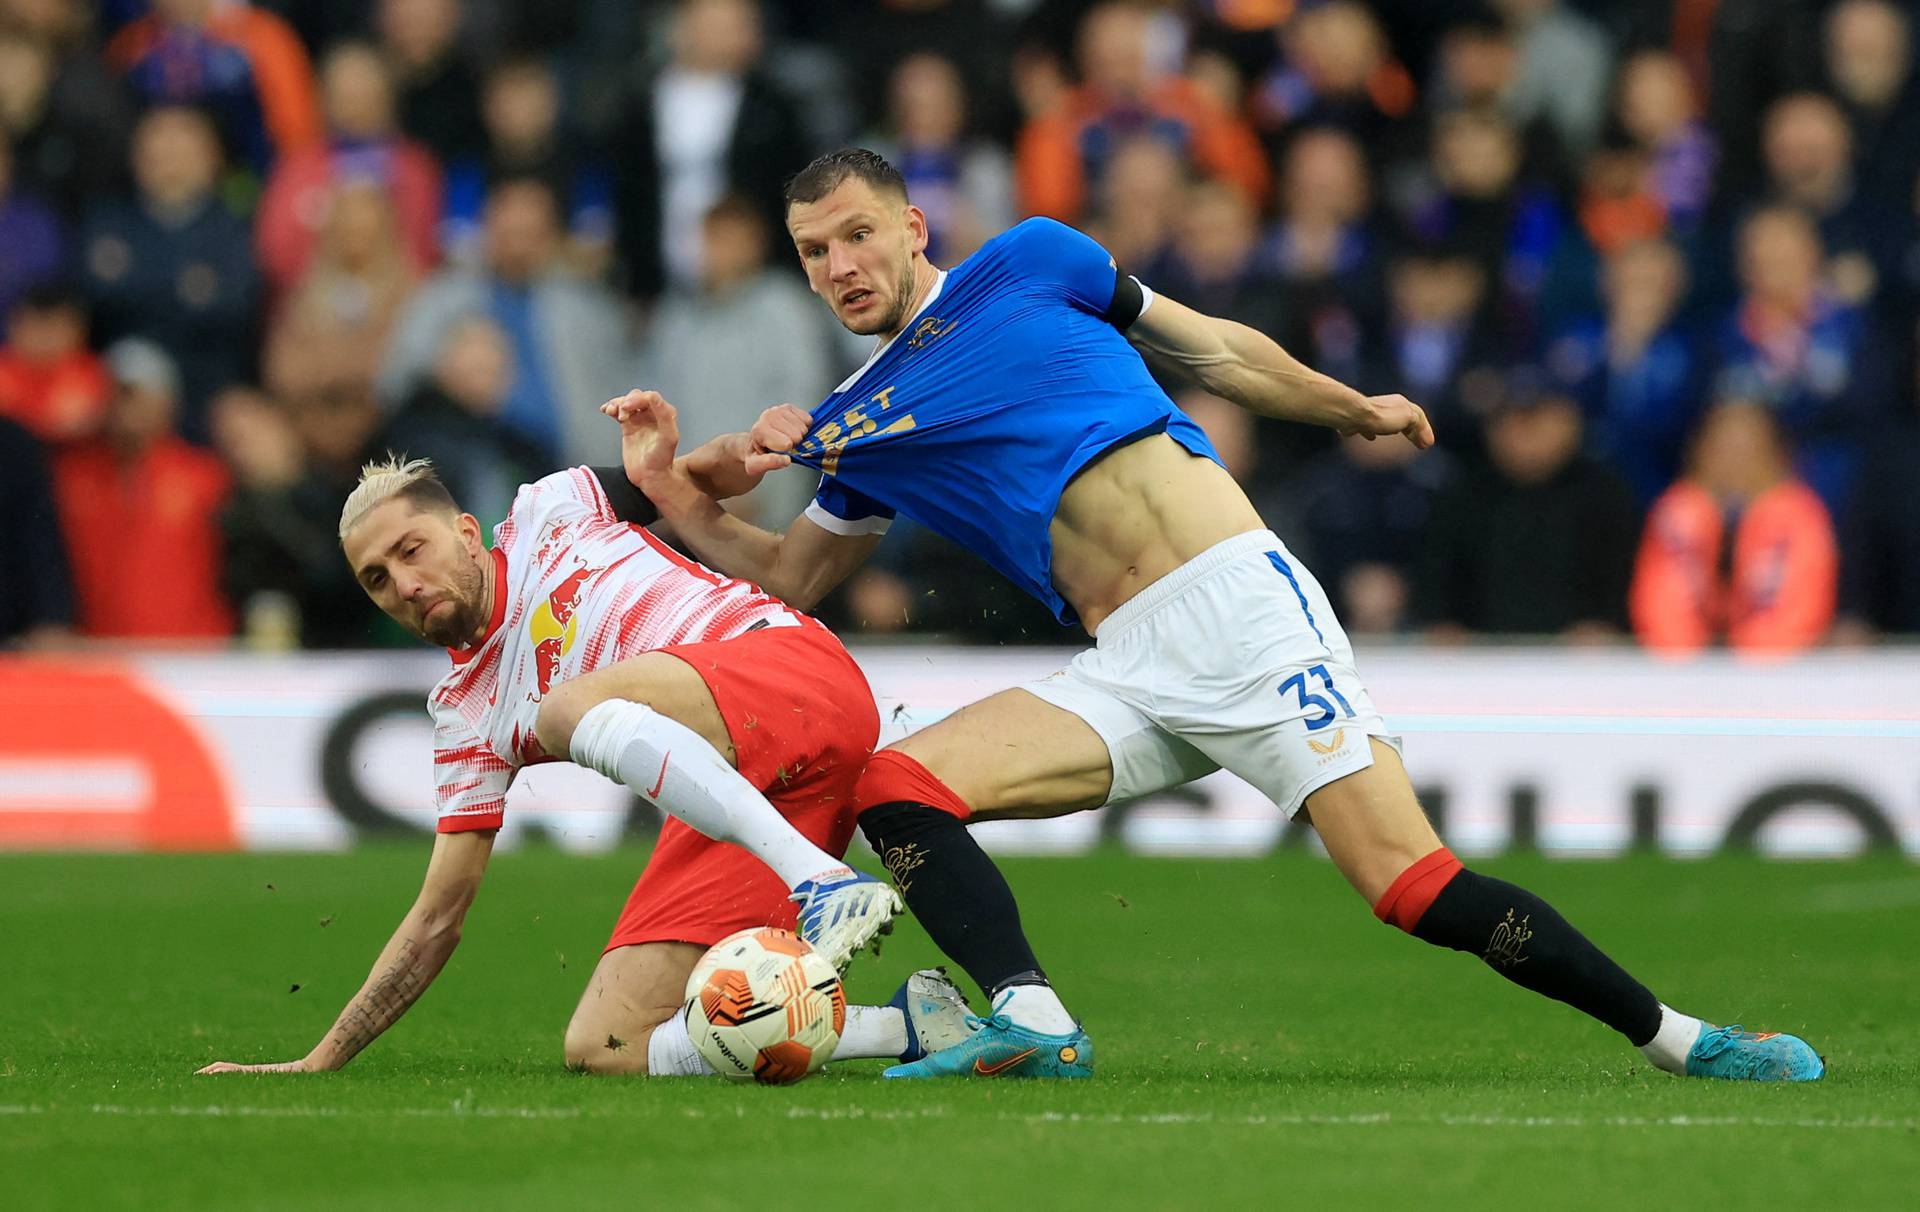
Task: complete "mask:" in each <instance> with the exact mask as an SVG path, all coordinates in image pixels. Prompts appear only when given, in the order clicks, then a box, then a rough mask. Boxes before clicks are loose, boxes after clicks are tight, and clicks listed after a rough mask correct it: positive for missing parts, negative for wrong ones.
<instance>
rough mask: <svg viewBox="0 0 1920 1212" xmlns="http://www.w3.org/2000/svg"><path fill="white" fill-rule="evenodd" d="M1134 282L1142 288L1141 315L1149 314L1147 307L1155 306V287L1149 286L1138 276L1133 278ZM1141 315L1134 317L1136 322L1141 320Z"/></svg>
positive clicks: (1130, 276) (1129, 275)
mask: <svg viewBox="0 0 1920 1212" xmlns="http://www.w3.org/2000/svg"><path fill="white" fill-rule="evenodd" d="M1127 276H1128V277H1129V278H1133V275H1132V274H1128V275H1127ZM1133 284H1134V285H1135V286H1138V287H1139V288H1140V316H1144V315H1146V314H1147V308H1149V307H1152V306H1153V287H1151V286H1148V285H1147V284H1146V283H1145V282H1142V281H1141V280H1140V279H1138V278H1133ZM1140 316H1135V317H1134V321H1135V322H1136V323H1137V322H1138V321H1139V319H1140Z"/></svg>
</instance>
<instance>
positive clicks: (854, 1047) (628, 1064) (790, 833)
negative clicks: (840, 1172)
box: [203, 459, 965, 1075]
mask: <svg viewBox="0 0 1920 1212" xmlns="http://www.w3.org/2000/svg"><path fill="white" fill-rule="evenodd" d="M654 516H655V515H654V511H653V507H652V506H651V504H650V503H649V502H647V500H646V498H645V497H644V496H642V495H641V494H640V493H639V492H638V490H636V489H635V488H634V487H633V485H632V484H631V483H630V482H629V481H628V479H627V476H626V473H625V472H624V471H623V470H622V469H620V468H611V469H599V468H586V467H576V468H571V469H569V470H566V471H561V472H557V473H555V474H553V475H550V476H548V477H546V478H545V479H542V480H540V481H538V482H536V483H533V484H530V485H527V486H525V487H523V488H522V489H521V491H520V493H519V495H518V497H517V498H516V499H515V501H514V504H513V509H512V512H511V514H510V516H509V517H508V518H507V520H506V521H504V522H502V523H501V524H500V525H499V526H498V527H497V528H496V529H495V531H494V543H493V546H492V548H491V549H488V548H487V547H486V546H484V545H483V544H482V542H481V531H480V523H479V522H478V520H476V519H475V518H474V517H473V515H471V514H468V513H463V512H461V511H460V509H459V507H458V506H457V505H456V504H455V503H454V501H453V498H452V497H451V495H449V494H448V492H447V490H446V488H445V486H444V485H442V484H441V482H440V481H439V479H438V478H437V477H436V476H435V475H434V474H433V471H432V468H431V467H430V466H429V465H428V464H427V463H426V462H425V461H424V460H414V461H412V462H406V461H402V460H399V459H393V460H389V461H387V462H384V463H376V464H370V465H369V466H368V467H367V468H366V469H365V470H364V471H363V472H362V474H361V479H360V484H359V486H358V487H357V488H355V490H354V491H353V493H352V495H350V496H349V497H348V499H347V502H346V506H345V508H344V509H343V511H342V514H341V520H340V541H341V546H342V547H343V548H344V550H345V552H346V556H347V559H348V561H349V562H350V563H351V564H352V566H353V569H354V575H355V577H356V578H358V580H359V582H360V584H361V586H362V587H363V588H365V590H366V591H367V593H368V595H369V596H371V597H372V598H373V600H374V601H375V602H376V603H378V604H379V606H380V607H381V609H383V610H385V611H386V612H387V614H388V615H390V616H391V617H392V618H394V619H395V620H396V621H397V622H399V623H400V624H401V625H402V626H404V627H406V628H407V629H408V630H409V631H411V632H413V633H414V634H416V635H418V636H420V637H421V638H422V639H425V640H428V641H431V642H433V643H436V644H440V645H442V646H444V647H446V648H447V650H448V653H449V655H450V656H451V657H452V661H453V664H452V668H451V669H450V670H449V672H448V673H447V676H446V677H445V678H443V679H442V680H441V682H440V684H439V685H437V686H436V687H434V689H433V691H432V694H431V696H430V700H429V706H430V708H431V711H432V715H433V721H434V770H435V776H436V783H437V787H438V801H439V809H440V819H439V827H438V838H437V839H436V843H435V846H434V852H433V857H432V860H431V861H430V862H429V864H428V868H427V875H426V880H425V884H424V886H423V888H422V890H421V893H420V897H419V899H418V900H417V901H416V902H415V904H414V907H413V909H412V910H411V911H410V912H409V913H408V915H407V917H406V919H405V920H404V921H403V922H402V923H401V925H400V928H399V929H398V930H396V931H395V933H394V935H393V937H392V939H391V940H390V941H389V943H388V944H387V947H386V949H385V950H384V951H383V952H382V954H381V956H380V959H379V961H378V962H377V963H376V964H375V966H374V969H373V972H372V973H371V974H370V975H369V976H368V978H367V982H366V984H365V985H364V986H363V987H362V988H361V990H360V992H359V993H358V994H357V995H356V996H355V997H354V999H353V1001H352V1002H351V1003H349V1005H348V1006H347V1008H346V1010H345V1011H343V1012H342V1013H341V1015H340V1017H339V1019H338V1021H337V1022H336V1023H335V1024H334V1026H333V1028H332V1029H331V1030H330V1031H328V1033H327V1034H326V1036H325V1037H324V1038H323V1039H322V1040H321V1042H320V1043H319V1044H318V1045H316V1046H315V1048H314V1049H313V1051H312V1052H311V1053H309V1054H308V1055H307V1056H306V1057H304V1058H302V1059H301V1060H300V1061H295V1062H290V1063H288V1064H285V1065H265V1066H240V1065H230V1064H226V1063H221V1064H217V1065H211V1066H208V1067H207V1069H206V1070H203V1072H230V1071H236V1070H249V1069H251V1070H263V1069H268V1070H287V1069H296V1070H306V1069H336V1068H339V1067H340V1066H341V1065H344V1064H345V1063H346V1062H347V1061H348V1060H350V1059H351V1058H352V1057H353V1056H354V1055H355V1054H356V1053H358V1052H359V1051H360V1050H361V1049H362V1048H364V1047H365V1046H366V1045H367V1044H368V1043H370V1042H371V1041H372V1040H373V1039H374V1038H375V1037H376V1036H377V1035H379V1034H380V1033H381V1032H382V1031H384V1030H385V1029H386V1028H387V1027H389V1026H391V1025H392V1023H393V1022H394V1021H395V1020H397V1019H398V1018H399V1017H400V1015H401V1014H403V1013H404V1012H405V1011H406V1009H407V1008H408V1007H409V1006H411V1005H412V1004H413V1002H414V1001H415V1000H416V999H417V998H418V997H419V996H420V994H421V993H422V992H423V991H424V990H425V989H426V987H427V985H428V984H429V983H430V982H431V981H432V980H433V978H434V976H435V975H436V974H437V973H438V972H439V971H440V969H441V967H442V966H443V965H444V964H445V963H446V960H447V958H448V956H450V955H451V954H452V952H453V948H454V946H455V944H456V943H457V942H458V941H459V935H460V928H461V923H462V922H463V920H464V918H465V915H466V911H467V908H468V906H469V905H470V904H471V903H472V901H473V896H474V893H475V891H476V890H477V888H478V886H479V883H480V879H481V876H482V875H483V873H484V872H485V870H486V864H487V859H488V857H489V855H490V854H491V852H492V847H493V839H494V836H495V834H496V832H497V831H498V829H499V828H500V825H501V823H502V820H503V818H504V814H505V811H506V793H507V788H508V785H509V784H510V783H511V782H512V781H513V777H514V775H515V773H516V772H517V771H518V770H519V769H520V768H521V767H523V766H527V765H531V764H533V763H537V762H546V761H559V760H566V759H569V758H570V759H572V760H574V761H576V762H579V763H580V764H582V765H585V766H590V767H592V768H593V769H596V770H599V771H600V772H601V773H603V774H606V775H607V776H609V777H611V778H614V779H616V780H619V781H620V782H623V783H625V784H626V785H627V786H628V787H630V788H632V789H633V790H634V791H635V792H636V793H638V794H640V795H643V796H645V797H646V798H647V799H649V800H651V801H652V802H653V803H655V804H656V805H658V806H659V807H660V808H662V809H663V810H664V811H666V812H667V813H668V814H670V816H671V817H672V819H671V820H669V821H668V822H667V824H666V826H665V827H664V828H663V829H662V830H661V834H660V841H659V844H658V845H657V847H656V848H655V850H654V853H653V856H652V858H651V860H650V861H649V862H648V864H647V868H646V871H645V872H644V873H643V874H642V875H641V877H640V880H639V882H638V883H637V884H636V885H635V887H634V890H633V894H632V896H631V897H630V898H629V899H628V902H627V905H626V907H625V909H624V910H623V911H622V913H621V915H620V919H619V922H618V924H617V925H616V926H615V929H614V932H613V936H612V938H611V939H610V940H609V942H608V943H607V947H606V950H605V952H604V953H603V954H602V956H601V960H600V964H599V966H598V968H596V970H595V972H594V975H593V978H592V981H591V982H590V983H589V985H588V987H587V990H586V992H585V994H584V995H583V996H582V998H581V1001H580V1005H579V1008H578V1009H577V1010H576V1011H575V1014H574V1018H573V1022H572V1023H571V1024H570V1025H569V1026H568V1029H567V1037H566V1053H567V1059H568V1063H569V1064H572V1065H574V1066H576V1067H580V1068H586V1069H591V1070H595V1071H600V1072H648V1073H655V1074H662V1075H666V1074H692V1073H702V1072H710V1071H711V1070H710V1069H708V1068H707V1067H706V1065H705V1062H704V1061H702V1060H701V1059H700V1057H699V1055H698V1054H697V1053H696V1052H695V1051H694V1049H693V1046H692V1042H691V1039H690V1037H689V1035H688V1032H687V1028H686V1023H685V1020H684V1017H683V1016H681V1015H679V1014H677V1013H676V1011H677V1010H678V1008H679V1007H680V1005H681V1004H682V990H683V987H684V985H685V982H686V979H687V976H688V974H689V973H690V972H691V971H692V968H693V965H694V963H695V962H696V961H697V960H698V959H699V957H700V956H701V954H702V953H703V952H704V951H705V950H706V948H707V947H708V946H710V945H711V944H713V943H715V942H717V941H719V940H720V939H721V938H724V937H725V936H727V935H729V934H732V933H734V932H735V931H737V930H742V929H746V928H748V927H753V926H765V925H790V924H793V923H794V920H795V916H796V911H795V908H794V906H793V905H792V904H790V903H789V902H790V901H797V902H799V908H798V913H797V916H798V930H799V932H800V934H801V936H802V937H803V938H806V939H807V940H808V941H809V942H811V943H813V944H814V945H815V946H816V947H817V948H818V949H820V950H821V951H822V952H823V953H824V954H826V956H827V957H828V958H829V959H830V960H832V961H833V962H834V963H835V964H836V965H839V966H843V967H844V966H845V964H846V962H847V961H848V960H849V959H850V958H851V956H852V954H853V953H854V952H855V951H857V950H858V949H860V948H861V947H864V946H866V945H867V944H868V943H870V942H871V941H873V939H874V938H875V937H876V935H877V934H878V933H879V932H881V931H882V930H883V929H884V928H886V926H887V923H888V921H889V919H890V918H891V917H892V915H893V914H894V913H896V912H898V911H899V908H900V902H899V898H898V895H897V894H896V893H895V892H894V891H893V890H892V889H891V888H890V887H888V886H887V885H886V884H885V883H883V882H881V881H878V880H875V879H873V878H872V877H870V876H867V875H864V874H861V873H858V872H855V871H854V870H852V869H851V868H849V867H847V866H846V865H845V864H844V863H843V862H842V861H841V859H840V856H841V855H843V854H844V853H845V852H846V847H847V843H848V841H849V840H850V839H851V837H852V833H853V815H852V804H853V785H854V782H855V780H856V779H857V778H858V777H859V775H860V772H861V770H862V769H863V767H864V766H865V763H866V759H867V757H868V756H869V755H870V754H871V753H872V750H873V746H874V744H875V742H876V740H877V739H878V734H879V718H878V714H877V712H876V710H875V707H874V703H873V695H872V692H871V691H870V690H869V689H868V687H867V683H866V678H865V677H864V675H862V673H861V672H860V668H859V666H857V665H856V664H855V663H854V661H853V658H852V657H851V656H849V655H848V654H847V651H846V649H844V648H843V647H841V645H840V642H839V641H838V640H837V639H835V638H834V636H833V634H832V633H831V632H829V631H828V630H827V629H826V628H825V627H823V626H821V625H820V624H819V623H817V622H815V621H814V620H812V619H811V618H808V617H807V616H806V615H803V614H801V613H799V612H798V611H796V610H794V609H792V608H790V607H788V606H787V605H786V604H784V603H783V602H781V601H779V600H778V599H775V598H772V597H769V596H768V595H766V594H764V593H762V592H760V590H759V589H757V588H756V587H754V586H753V585H750V584H747V583H746V582H744V581H738V580H734V579H732V578H729V577H724V576H721V575H719V574H718V573H715V572H713V571H711V570H709V569H707V568H704V567H702V566H700V565H699V564H696V563H693V562H692V561H690V560H687V559H685V558H683V557H682V556H680V555H679V554H678V553H676V552H674V551H673V550H672V549H671V548H669V547H667V546H666V545H665V544H663V543H662V542H661V541H660V540H659V539H657V538H656V537H654V536H653V535H652V534H650V533H648V532H647V531H646V529H645V528H644V524H645V523H646V522H649V521H651V520H653V518H654ZM790 893H791V895H789V894H790ZM915 982H918V984H917V985H916V984H915ZM964 1011H965V1003H964V1000H963V999H961V998H960V996H959V994H958V992H957V991H955V990H953V988H952V986H951V984H948V983H946V982H945V981H944V978H934V977H932V976H931V975H930V974H925V973H922V974H916V976H915V977H914V978H912V979H911V980H910V981H909V983H908V985H907V986H904V987H903V989H902V994H901V996H900V997H898V998H896V999H895V1004H893V1005H890V1006H885V1007H851V1008H850V1010H849V1019H848V1024H847V1031H846V1033H845V1034H843V1037H842V1041H841V1045H840V1047H839V1049H838V1050H837V1051H836V1053H835V1056H836V1059H847V1058H849V1057H854V1056H891V1055H896V1054H901V1053H907V1052H921V1053H923V1054H924V1051H925V1050H927V1049H929V1048H934V1047H939V1046H941V1045H942V1044H944V1043H947V1042H952V1041H953V1040H956V1039H958V1038H959V1036H960V1035H961V1034H964V1031H965V1025H964Z"/></svg>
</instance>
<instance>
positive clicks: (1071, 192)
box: [1014, 76, 1270, 223]
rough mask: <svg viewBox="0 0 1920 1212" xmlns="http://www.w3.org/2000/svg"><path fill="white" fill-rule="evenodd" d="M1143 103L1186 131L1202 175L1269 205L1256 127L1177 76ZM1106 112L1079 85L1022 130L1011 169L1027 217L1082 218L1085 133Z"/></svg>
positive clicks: (1088, 184)
mask: <svg viewBox="0 0 1920 1212" xmlns="http://www.w3.org/2000/svg"><path fill="white" fill-rule="evenodd" d="M1144 108H1145V109H1146V110H1147V111H1148V112H1149V113H1151V114H1152V115H1153V116H1154V117H1155V118H1159V119H1164V120H1167V121H1170V122H1172V123H1175V124H1177V125H1179V126H1181V127H1184V128H1185V129H1186V131H1187V134H1188V145H1187V148H1186V150H1187V154H1188V155H1189V157H1191V159H1192V160H1193V163H1194V166H1195V167H1196V168H1198V169H1199V170H1200V171H1201V172H1202V173H1204V174H1205V175H1207V176H1209V177H1214V178H1218V179H1220V180H1224V181H1227V182H1230V183H1232V184H1233V185H1235V186H1238V187H1239V189H1240V191H1241V192H1242V193H1244V194H1245V195H1246V196H1247V199H1248V201H1250V202H1252V203H1253V204H1254V205H1255V206H1256V207H1257V206H1261V205H1263V204H1264V203H1265V202H1266V197H1267V187H1268V185H1269V183H1270V174H1269V172H1268V169H1267V157H1266V153H1265V152H1264V151H1263V150H1262V148H1261V146H1260V139H1259V137H1258V136H1256V135H1255V134H1254V133H1253V128H1252V127H1250V126H1248V125H1247V124H1246V123H1245V122H1242V121H1241V120H1240V119H1239V118H1237V117H1236V116H1234V115H1233V114H1232V113H1230V112H1228V111H1227V110H1226V109H1223V108H1222V107H1221V106H1220V104H1219V103H1218V102H1216V101H1214V100H1213V98H1211V97H1209V96H1208V95H1207V94H1205V93H1203V92H1201V91H1200V88H1199V87H1198V86H1197V85H1195V84H1194V83H1193V82H1192V81H1191V80H1187V79H1185V78H1182V77H1178V76H1176V77H1173V78H1171V79H1168V80H1166V81H1164V82H1162V83H1161V84H1160V85H1159V86H1157V87H1156V88H1155V89H1154V90H1153V93H1152V94H1151V95H1150V96H1149V97H1148V98H1147V99H1146V104H1145V107H1144ZM1109 112H1110V110H1109V107H1108V106H1107V105H1106V104H1105V103H1104V102H1103V101H1102V100H1101V99H1100V98H1098V97H1096V96H1094V95H1093V94H1091V93H1089V92H1087V91H1086V90H1085V89H1081V90H1079V91H1077V92H1075V93H1074V94H1073V97H1072V98H1071V99H1070V100H1069V101H1068V103H1067V104H1066V105H1065V106H1063V107H1061V109H1060V111H1059V112H1057V113H1052V114H1047V115H1045V116H1043V117H1040V118H1036V119H1035V120H1034V121H1033V122H1031V123H1029V124H1028V126H1027V128H1026V129H1025V130H1023V131H1021V132H1020V139H1019V143H1018V145H1017V146H1016V148H1015V150H1014V171H1015V174H1016V175H1017V178H1018V183H1019V188H1020V205H1021V208H1022V209H1023V210H1024V211H1025V212H1026V213H1027V214H1029V215H1045V216H1047V217H1048V218H1050V219H1058V220H1059V221H1060V222H1062V223H1077V222H1079V221H1081V219H1082V217H1083V215H1082V212H1083V209H1084V208H1085V206H1086V201H1087V191H1088V189H1089V188H1090V187H1091V186H1092V184H1093V183H1092V182H1089V181H1088V180H1087V179H1086V165H1085V162H1084V160H1083V159H1082V157H1081V149H1080V142H1081V137H1082V136H1083V135H1084V134H1085V133H1086V130H1087V128H1088V127H1089V126H1092V125H1095V124H1096V123H1098V122H1099V121H1100V120H1101V119H1102V118H1103V117H1105V116H1106V115H1107V114H1108V113H1109ZM1142 133H1143V134H1146V133H1150V132H1148V131H1145V130H1143V132H1142Z"/></svg>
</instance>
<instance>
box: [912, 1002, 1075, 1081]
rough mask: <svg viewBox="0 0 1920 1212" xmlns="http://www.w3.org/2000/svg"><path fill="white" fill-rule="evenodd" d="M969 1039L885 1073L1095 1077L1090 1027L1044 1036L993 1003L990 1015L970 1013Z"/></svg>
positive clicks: (941, 1075)
mask: <svg viewBox="0 0 1920 1212" xmlns="http://www.w3.org/2000/svg"><path fill="white" fill-rule="evenodd" d="M1005 1004H1006V1003H1005V1001H1004V1000H1002V1002H1001V1005H1005ZM967 1026H968V1027H970V1028H971V1029H972V1033H971V1034H970V1035H968V1036H967V1037H966V1039H964V1040H962V1041H960V1042H959V1043H957V1044H955V1045H953V1046H952V1047H950V1048H944V1049H942V1050H940V1051H938V1052H933V1053H929V1054H928V1055H927V1056H925V1057H922V1058H921V1059H920V1060H917V1061H914V1062H912V1063H911V1064H905V1065H895V1066H893V1067H892V1068H890V1069H888V1070H887V1071H886V1072H885V1073H884V1074H883V1075H882V1076H884V1077H1092V1076H1093V1041H1092V1040H1091V1039H1089V1038H1088V1037H1087V1033H1086V1032H1085V1031H1082V1030H1079V1029H1078V1028H1076V1029H1074V1030H1073V1031H1072V1032H1069V1033H1068V1034H1066V1035H1042V1034H1040V1033H1039V1032H1037V1031H1028V1030H1027V1029H1026V1028H1024V1027H1016V1026H1014V1025H1013V1020H1012V1019H1010V1018H1008V1017H1007V1016H1006V1015H1004V1014H1001V1013H1000V1012H999V1007H998V1006H996V1007H995V1008H994V1013H993V1014H991V1015H989V1016H988V1017H986V1018H975V1017H973V1016H971V1015H969V1016H968V1017H967Z"/></svg>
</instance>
